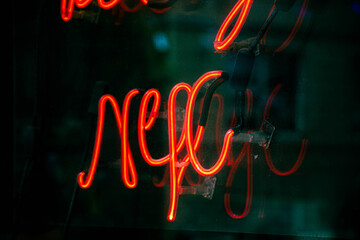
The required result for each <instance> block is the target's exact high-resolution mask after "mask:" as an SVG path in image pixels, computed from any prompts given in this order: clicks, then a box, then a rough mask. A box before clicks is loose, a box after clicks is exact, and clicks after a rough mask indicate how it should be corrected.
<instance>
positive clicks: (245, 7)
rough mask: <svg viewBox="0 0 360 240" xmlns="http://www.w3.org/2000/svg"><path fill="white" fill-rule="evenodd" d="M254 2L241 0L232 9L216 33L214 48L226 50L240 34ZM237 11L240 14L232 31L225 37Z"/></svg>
mask: <svg viewBox="0 0 360 240" xmlns="http://www.w3.org/2000/svg"><path fill="white" fill-rule="evenodd" d="M252 2H253V1H252V0H239V1H237V3H236V4H235V6H234V7H233V8H232V9H231V11H230V13H229V14H228V15H227V17H226V18H225V20H224V22H223V23H222V24H221V27H220V29H219V31H218V33H217V34H216V37H215V42H214V48H215V49H216V50H217V51H222V50H225V49H226V48H227V47H228V46H229V45H230V44H231V43H232V42H233V41H234V39H235V38H236V37H237V36H238V34H239V33H240V31H241V29H242V27H243V25H244V23H245V21H246V18H247V16H248V14H249V12H250V9H251V5H252ZM237 13H239V16H238V19H237V20H236V23H235V25H234V27H233V29H232V30H231V31H230V33H229V34H228V35H227V37H225V38H224V36H225V34H226V30H227V29H228V28H229V27H230V24H231V23H232V22H233V20H234V19H235V17H236V14H237Z"/></svg>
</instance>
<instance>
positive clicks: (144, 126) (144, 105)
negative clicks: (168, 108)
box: [138, 84, 190, 166]
mask: <svg viewBox="0 0 360 240" xmlns="http://www.w3.org/2000/svg"><path fill="white" fill-rule="evenodd" d="M183 85H184V86H185V85H186V84H183ZM184 86H183V87H184ZM184 88H185V87H184ZM186 89H187V91H188V92H189V93H190V86H189V85H187V87H186ZM151 98H154V103H153V106H152V109H151V114H150V116H149V119H148V120H147V121H146V112H147V109H148V105H149V101H150V99H151ZM159 108H160V93H159V91H158V90H156V89H150V90H148V91H147V92H146V93H145V95H144V96H143V98H142V100H141V103H140V112H139V121H138V140H139V147H140V152H141V155H142V156H143V158H144V160H145V161H146V162H147V163H148V164H149V165H151V166H161V165H163V164H165V163H167V161H169V159H170V155H169V154H168V155H166V156H164V157H162V158H159V159H154V158H153V157H152V156H151V154H150V151H149V149H148V146H147V141H146V134H145V132H146V131H147V130H150V129H151V127H152V126H153V124H154V122H155V120H156V117H157V115H158V114H159ZM184 124H185V123H184ZM184 145H185V128H183V131H182V134H181V137H180V139H179V142H178V144H177V152H180V151H181V149H183V148H184Z"/></svg>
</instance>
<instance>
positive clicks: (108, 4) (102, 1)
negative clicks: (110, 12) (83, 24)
mask: <svg viewBox="0 0 360 240" xmlns="http://www.w3.org/2000/svg"><path fill="white" fill-rule="evenodd" d="M120 1H121V0H120ZM118 2H119V0H110V1H108V2H106V1H105V0H98V4H99V6H100V7H101V8H103V9H110V8H112V7H114V6H115V5H116V4H118Z"/></svg>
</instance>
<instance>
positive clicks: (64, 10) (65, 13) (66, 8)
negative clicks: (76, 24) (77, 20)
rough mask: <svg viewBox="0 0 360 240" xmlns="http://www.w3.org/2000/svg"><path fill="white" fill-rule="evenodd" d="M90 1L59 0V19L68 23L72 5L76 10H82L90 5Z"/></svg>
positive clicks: (72, 8)
mask: <svg viewBox="0 0 360 240" xmlns="http://www.w3.org/2000/svg"><path fill="white" fill-rule="evenodd" d="M91 1H92V0H61V6H60V9H61V18H62V19H63V20H64V21H69V20H70V19H71V17H72V14H73V12H74V4H75V5H76V7H78V8H84V7H86V6H87V5H89V4H90V3H91Z"/></svg>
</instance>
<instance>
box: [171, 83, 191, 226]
mask: <svg viewBox="0 0 360 240" xmlns="http://www.w3.org/2000/svg"><path fill="white" fill-rule="evenodd" d="M181 90H185V91H186V92H187V93H188V94H190V91H191V88H190V86H189V85H188V84H185V83H179V84H177V85H175V86H174V87H173V89H172V90H171V92H170V95H169V100H168V133H169V155H170V204H169V212H168V217H167V219H168V220H169V221H174V220H175V215H176V209H177V203H178V199H179V195H178V194H179V191H178V183H177V169H176V163H177V147H176V115H175V108H176V96H177V94H178V92H179V91H181Z"/></svg>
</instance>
